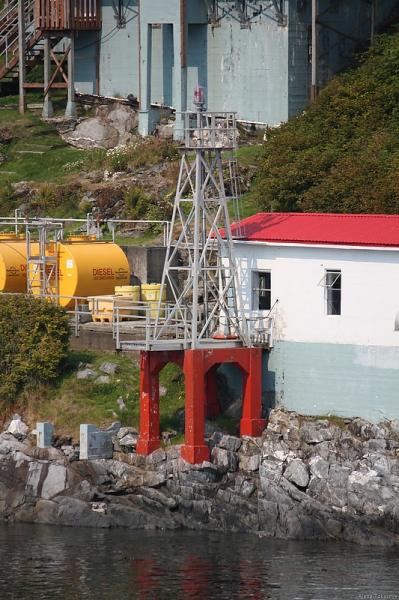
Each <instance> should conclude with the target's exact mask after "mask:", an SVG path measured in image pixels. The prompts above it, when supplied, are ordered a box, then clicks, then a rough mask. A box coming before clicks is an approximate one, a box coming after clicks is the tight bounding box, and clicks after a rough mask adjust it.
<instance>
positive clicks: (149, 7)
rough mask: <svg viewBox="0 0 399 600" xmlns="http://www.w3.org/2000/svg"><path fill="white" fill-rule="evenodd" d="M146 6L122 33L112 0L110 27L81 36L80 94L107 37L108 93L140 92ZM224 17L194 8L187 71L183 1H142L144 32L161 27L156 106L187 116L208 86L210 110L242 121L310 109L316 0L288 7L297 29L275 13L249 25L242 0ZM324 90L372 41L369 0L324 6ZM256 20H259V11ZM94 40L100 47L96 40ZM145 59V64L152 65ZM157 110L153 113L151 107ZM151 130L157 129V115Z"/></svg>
mask: <svg viewBox="0 0 399 600" xmlns="http://www.w3.org/2000/svg"><path fill="white" fill-rule="evenodd" d="M138 4H139V2H138V0H126V2H125V3H124V5H125V6H126V20H127V22H126V26H125V27H123V28H121V29H118V28H117V27H116V20H115V14H114V6H113V2H112V0H103V2H102V21H103V28H102V31H101V32H100V35H99V36H98V33H97V32H96V33H93V32H80V34H79V39H78V43H77V50H76V87H77V89H78V90H79V91H83V92H91V91H93V89H94V86H95V79H96V64H95V63H96V56H95V51H96V43H95V38H96V37H100V65H99V73H100V78H99V82H100V83H99V86H100V93H101V94H104V95H110V96H127V95H128V94H134V95H136V96H139V95H140V85H139V23H138V21H139V19H138V16H137V12H138ZM220 5H221V6H222V5H223V6H224V8H225V9H226V12H225V15H224V16H223V18H222V19H221V20H220V21H219V22H218V23H217V25H216V26H215V24H213V25H212V24H208V14H207V3H206V2H205V0H203V1H202V0H188V1H187V67H185V68H184V70H183V71H182V69H181V65H180V0H168V2H166V1H165V0H141V3H140V11H141V13H140V14H141V16H140V19H141V27H142V32H143V31H144V29H143V28H146V27H147V26H148V24H154V25H156V27H153V28H152V41H151V48H152V53H151V54H152V57H151V65H150V71H151V76H150V81H151V101H152V102H159V103H165V104H167V105H171V106H174V107H175V108H177V109H178V110H180V109H181V108H182V109H183V110H184V109H185V107H186V106H187V107H188V108H190V107H191V106H192V96H193V90H194V88H195V86H196V85H197V84H198V83H199V84H200V85H202V86H203V87H205V89H206V91H207V98H208V108H209V110H235V111H237V113H238V116H239V118H241V119H244V120H249V121H260V122H265V123H268V124H270V125H276V124H279V123H280V122H282V121H286V120H287V119H288V118H289V117H291V116H293V115H295V114H297V113H298V112H299V111H301V110H303V108H304V107H305V106H306V105H307V103H308V100H309V91H310V32H309V27H310V23H311V2H310V0H285V10H286V14H287V17H288V19H287V25H281V24H279V23H278V22H277V21H276V19H275V18H273V11H272V10H271V11H270V10H269V11H268V12H267V13H266V14H261V15H259V16H254V7H255V8H256V7H258V8H259V7H260V6H263V7H264V6H265V3H263V2H258V0H253V1H252V3H251V7H252V8H251V9H250V11H249V13H250V23H249V25H248V26H245V27H243V26H242V24H241V23H240V21H239V19H238V18H237V11H236V10H235V9H234V6H235V3H234V2H233V1H227V0H226V1H225V2H221V3H220ZM396 5H397V1H396V0H380V1H379V2H378V13H377V25H378V24H380V23H381V22H383V21H385V20H386V19H387V17H388V15H389V13H390V11H391V10H392V8H393V7H394V6H396ZM319 12H320V15H321V16H320V21H321V22H322V25H321V26H320V27H319V69H318V83H319V86H322V85H324V84H325V83H326V82H327V81H328V79H329V78H330V77H331V76H332V75H333V74H334V73H336V72H337V71H340V70H342V69H343V68H345V67H346V66H348V64H349V63H350V61H351V60H352V57H353V52H354V51H355V50H356V48H357V47H359V45H360V44H361V43H365V42H367V40H368V39H369V37H370V19H369V6H368V4H367V3H366V2H365V0H352V1H351V2H343V1H341V2H337V1H333V0H319ZM255 14H256V13H255ZM93 42H94V43H93ZM141 43H142V85H141V88H142V89H141V93H142V97H144V93H145V89H146V83H145V81H143V73H144V72H146V70H147V67H148V65H147V64H146V63H145V54H146V53H145V48H144V46H145V36H144V35H143V34H142V36H141ZM143 61H144V62H143ZM145 110H148V108H145ZM149 118H150V121H149V122H150V123H151V116H150V117H149Z"/></svg>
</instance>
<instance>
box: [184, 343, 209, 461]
mask: <svg viewBox="0 0 399 600" xmlns="http://www.w3.org/2000/svg"><path fill="white" fill-rule="evenodd" d="M203 352H204V351H203V350H186V351H185V353H184V376H185V381H186V431H185V444H184V446H182V449H181V457H182V458H184V460H186V461H187V462H189V463H191V464H196V463H201V462H203V461H204V460H209V457H210V453H209V448H208V446H207V445H206V444H205V439H204V432H205V367H204V355H203Z"/></svg>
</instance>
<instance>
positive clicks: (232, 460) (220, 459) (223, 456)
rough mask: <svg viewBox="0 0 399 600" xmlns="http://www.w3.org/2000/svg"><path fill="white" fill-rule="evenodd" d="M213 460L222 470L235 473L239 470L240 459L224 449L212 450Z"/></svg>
mask: <svg viewBox="0 0 399 600" xmlns="http://www.w3.org/2000/svg"><path fill="white" fill-rule="evenodd" d="M212 459H213V461H214V463H215V465H217V466H218V467H219V468H220V469H222V470H225V471H230V472H232V473H233V472H234V471H237V469H238V457H237V455H236V454H235V453H234V452H231V451H230V450H225V449H224V448H217V447H216V448H214V449H213V450H212Z"/></svg>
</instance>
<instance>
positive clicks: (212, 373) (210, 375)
mask: <svg viewBox="0 0 399 600" xmlns="http://www.w3.org/2000/svg"><path fill="white" fill-rule="evenodd" d="M216 370H217V365H215V366H214V367H212V368H211V369H209V371H208V372H207V374H206V376H205V393H206V402H205V406H206V413H205V414H206V417H207V418H209V419H212V418H214V417H217V416H218V415H220V406H219V402H218V398H217V393H218V390H217V379H216Z"/></svg>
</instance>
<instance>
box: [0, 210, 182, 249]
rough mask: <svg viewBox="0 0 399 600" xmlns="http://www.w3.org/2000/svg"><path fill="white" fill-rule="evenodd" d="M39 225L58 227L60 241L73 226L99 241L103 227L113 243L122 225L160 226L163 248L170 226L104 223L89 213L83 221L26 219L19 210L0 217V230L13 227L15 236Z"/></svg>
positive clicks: (120, 221)
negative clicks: (67, 228) (77, 226)
mask: <svg viewBox="0 0 399 600" xmlns="http://www.w3.org/2000/svg"><path fill="white" fill-rule="evenodd" d="M40 224H43V225H50V224H53V225H57V226H58V227H60V237H59V239H60V240H62V239H64V235H65V228H66V227H67V226H68V225H73V224H77V225H78V224H81V225H82V226H85V227H84V229H85V233H86V235H95V236H96V238H97V239H98V240H99V239H101V238H102V233H103V232H102V230H101V227H102V225H104V226H105V227H107V228H108V231H109V235H110V236H111V239H112V241H113V242H114V243H115V240H116V236H117V233H118V229H119V228H120V227H121V226H123V225H160V226H161V227H162V242H163V245H164V246H167V244H168V239H169V234H170V226H171V223H170V221H161V220H154V219H138V220H133V219H105V220H104V221H101V220H99V219H97V218H96V216H95V215H94V214H93V213H91V212H90V213H87V215H86V218H85V219H75V218H65V219H59V218H53V217H34V218H32V219H27V218H25V217H23V216H22V215H21V211H20V209H16V210H15V214H14V216H13V217H0V228H1V227H7V228H8V229H9V228H10V227H13V229H14V231H15V233H16V234H18V233H19V231H20V230H21V229H25V228H26V227H27V226H35V227H37V226H40ZM71 233H72V232H71ZM74 233H75V234H76V233H79V232H76V231H75V232H74ZM131 237H133V236H131ZM126 238H127V239H128V238H129V236H126Z"/></svg>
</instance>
